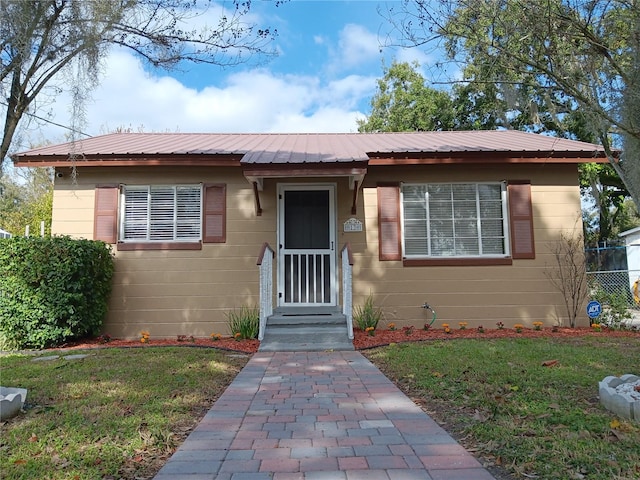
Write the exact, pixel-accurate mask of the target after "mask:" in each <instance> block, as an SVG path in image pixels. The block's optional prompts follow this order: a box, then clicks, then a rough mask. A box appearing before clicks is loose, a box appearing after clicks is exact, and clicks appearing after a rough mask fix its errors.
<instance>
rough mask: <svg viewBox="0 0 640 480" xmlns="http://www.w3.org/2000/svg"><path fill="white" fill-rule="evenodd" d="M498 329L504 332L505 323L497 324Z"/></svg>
mask: <svg viewBox="0 0 640 480" xmlns="http://www.w3.org/2000/svg"><path fill="white" fill-rule="evenodd" d="M496 327H498V330H502V329H503V328H504V323H502V322H496Z"/></svg>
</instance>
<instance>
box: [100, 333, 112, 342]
mask: <svg viewBox="0 0 640 480" xmlns="http://www.w3.org/2000/svg"><path fill="white" fill-rule="evenodd" d="M97 340H98V342H99V343H109V342H110V341H111V340H112V338H111V335H109V334H108V333H104V334H102V335H100V336H99V337H98V338H97Z"/></svg>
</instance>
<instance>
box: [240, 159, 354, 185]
mask: <svg viewBox="0 0 640 480" xmlns="http://www.w3.org/2000/svg"><path fill="white" fill-rule="evenodd" d="M242 172H243V174H244V177H245V178H246V179H247V181H248V182H249V183H251V184H252V185H254V184H256V185H257V186H258V190H260V191H262V189H263V187H264V179H265V178H313V177H349V189H351V190H353V189H354V188H358V186H359V185H362V180H363V179H364V176H365V175H366V174H367V168H366V166H353V165H351V166H340V165H338V166H336V165H332V166H328V165H295V166H294V165H290V164H287V165H277V166H265V165H243V166H242Z"/></svg>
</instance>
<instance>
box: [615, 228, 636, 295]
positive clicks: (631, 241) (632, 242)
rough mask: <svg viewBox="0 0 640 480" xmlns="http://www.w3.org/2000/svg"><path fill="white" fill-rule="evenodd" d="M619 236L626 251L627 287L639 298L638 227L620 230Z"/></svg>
mask: <svg viewBox="0 0 640 480" xmlns="http://www.w3.org/2000/svg"><path fill="white" fill-rule="evenodd" d="M619 236H620V237H622V238H623V239H624V244H625V250H626V253H627V268H628V273H629V288H630V290H631V293H632V294H633V295H634V298H640V295H639V294H640V227H636V228H632V229H631V230H627V231H625V232H622V233H620V235H619ZM636 301H638V300H636Z"/></svg>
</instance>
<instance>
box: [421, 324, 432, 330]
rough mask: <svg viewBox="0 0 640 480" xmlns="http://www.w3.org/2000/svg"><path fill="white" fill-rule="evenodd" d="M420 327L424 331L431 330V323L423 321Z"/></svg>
mask: <svg viewBox="0 0 640 480" xmlns="http://www.w3.org/2000/svg"><path fill="white" fill-rule="evenodd" d="M422 329H423V330H424V331H429V330H431V324H430V323H425V324H424V325H423V327H422Z"/></svg>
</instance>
